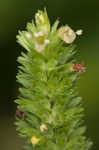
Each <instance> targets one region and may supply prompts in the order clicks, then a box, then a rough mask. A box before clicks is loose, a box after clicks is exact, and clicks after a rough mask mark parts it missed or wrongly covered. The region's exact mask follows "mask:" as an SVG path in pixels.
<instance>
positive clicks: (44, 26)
mask: <svg viewBox="0 0 99 150" xmlns="http://www.w3.org/2000/svg"><path fill="white" fill-rule="evenodd" d="M35 20H36V25H37V28H38V30H39V31H42V32H43V33H45V34H48V32H49V31H50V22H49V19H48V15H47V12H46V10H45V11H44V12H43V11H38V13H36V15H35Z"/></svg>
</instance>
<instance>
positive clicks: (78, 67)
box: [72, 63, 85, 73]
mask: <svg viewBox="0 0 99 150" xmlns="http://www.w3.org/2000/svg"><path fill="white" fill-rule="evenodd" d="M72 68H73V70H75V71H77V72H78V73H80V72H85V67H84V66H83V64H82V63H80V64H74V65H73V67H72Z"/></svg>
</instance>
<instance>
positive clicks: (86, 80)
mask: <svg viewBox="0 0 99 150" xmlns="http://www.w3.org/2000/svg"><path fill="white" fill-rule="evenodd" d="M44 7H46V8H47V11H48V14H49V17H50V20H51V23H53V22H54V20H55V19H57V17H58V18H59V19H60V22H61V23H60V25H62V24H68V25H70V26H71V27H72V28H73V29H75V30H77V29H83V30H84V34H83V36H82V37H81V38H80V39H78V40H77V41H76V42H77V44H78V60H79V61H81V62H84V64H85V65H86V73H84V74H83V75H82V76H81V79H80V81H79V83H78V90H79V93H80V95H81V96H82V97H83V99H84V107H85V124H86V125H87V136H88V137H90V139H92V140H93V142H94V146H93V148H92V149H93V150H99V142H98V141H99V116H98V115H99V68H98V67H99V1H98V0H0V20H1V21H0V150H20V149H21V146H22V145H23V144H22V143H23V141H22V139H20V138H19V137H18V135H17V133H16V130H15V126H14V125H13V122H14V119H15V109H16V105H15V104H14V99H15V98H16V96H17V93H18V90H17V87H18V85H17V84H16V78H15V76H16V73H17V63H16V58H17V56H18V55H19V54H20V50H21V47H20V46H19V45H18V44H17V43H16V34H17V32H18V30H19V29H20V30H22V29H25V25H26V23H27V22H28V21H31V19H32V18H33V17H34V14H35V12H36V11H37V10H38V9H43V8H44Z"/></svg>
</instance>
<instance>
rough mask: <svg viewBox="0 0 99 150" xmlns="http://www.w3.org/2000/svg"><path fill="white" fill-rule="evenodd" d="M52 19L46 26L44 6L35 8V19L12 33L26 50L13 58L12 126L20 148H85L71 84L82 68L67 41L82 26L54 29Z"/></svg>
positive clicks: (86, 142)
mask: <svg viewBox="0 0 99 150" xmlns="http://www.w3.org/2000/svg"><path fill="white" fill-rule="evenodd" d="M58 23H59V21H58V20H57V21H56V22H55V23H54V25H53V26H52V27H51V25H50V22H49V18H48V16H47V13H46V10H44V11H38V13H36V15H35V22H34V21H32V23H28V24H27V27H26V31H22V32H20V31H19V35H18V36H17V41H18V43H19V44H21V45H22V46H23V47H24V48H25V49H26V52H22V53H21V56H19V57H18V62H19V63H20V65H19V67H18V68H19V69H18V74H17V80H18V82H19V83H20V85H21V86H20V88H19V91H20V95H19V96H18V99H16V101H15V102H16V103H17V104H18V106H17V110H16V126H17V130H18V131H19V135H20V136H22V137H24V138H25V141H26V144H25V146H24V149H26V150H89V148H90V147H91V145H92V142H90V140H88V139H87V138H86V136H85V130H86V128H85V127H84V126H83V116H84V115H83V111H84V109H83V107H82V98H81V97H79V95H78V92H77V87H76V81H77V80H78V78H79V76H80V74H81V72H84V71H85V67H84V66H83V64H82V63H79V64H77V63H76V61H75V58H74V54H75V52H76V47H75V45H74V44H73V42H74V40H75V39H76V37H77V36H79V35H81V34H82V30H77V31H76V32H74V31H73V30H72V29H71V28H70V27H69V26H68V25H65V26H62V27H60V28H58V29H57V26H58Z"/></svg>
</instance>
